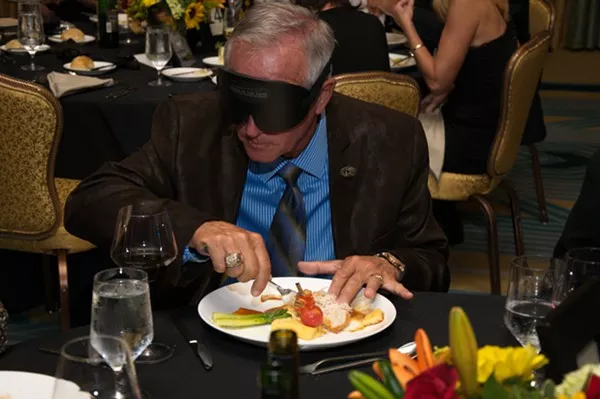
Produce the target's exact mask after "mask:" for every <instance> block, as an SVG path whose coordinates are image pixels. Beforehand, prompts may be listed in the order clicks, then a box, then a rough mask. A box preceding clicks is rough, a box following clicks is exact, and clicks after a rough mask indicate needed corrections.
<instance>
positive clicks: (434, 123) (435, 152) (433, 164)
mask: <svg viewBox="0 0 600 399" xmlns="http://www.w3.org/2000/svg"><path fill="white" fill-rule="evenodd" d="M419 120H420V121H421V125H423V130H425V137H426V138H427V147H428V148H429V169H430V170H431V172H432V173H433V175H434V176H435V178H436V179H439V178H440V175H441V174H442V166H444V150H445V148H446V130H445V128H444V118H443V116H442V111H441V108H438V109H436V110H435V111H433V112H428V113H424V112H422V113H420V114H419Z"/></svg>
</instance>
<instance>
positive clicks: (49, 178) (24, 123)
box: [0, 74, 62, 240]
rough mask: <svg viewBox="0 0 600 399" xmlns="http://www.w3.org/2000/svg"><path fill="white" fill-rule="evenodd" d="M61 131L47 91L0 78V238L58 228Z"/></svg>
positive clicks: (55, 105) (56, 108) (45, 232)
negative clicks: (56, 168)
mask: <svg viewBox="0 0 600 399" xmlns="http://www.w3.org/2000/svg"><path fill="white" fill-rule="evenodd" d="M61 131H62V110H61V107H60V104H59V103H58V101H57V100H56V98H54V96H53V95H52V94H51V93H50V92H49V91H48V90H46V89H45V88H43V87H41V86H38V85H35V84H32V83H28V82H24V81H21V80H18V79H14V78H11V77H9V76H6V75H2V74H0V137H1V141H2V145H0V187H1V190H2V192H1V193H0V237H5V238H16V239H31V240H39V239H43V238H46V237H48V236H50V235H51V234H52V233H53V232H54V231H55V230H56V229H57V228H58V226H59V225H60V222H61V213H60V211H59V209H60V207H59V201H58V195H57V192H56V186H55V184H54V163H55V160H56V152H57V150H58V143H59V140H60V133H61Z"/></svg>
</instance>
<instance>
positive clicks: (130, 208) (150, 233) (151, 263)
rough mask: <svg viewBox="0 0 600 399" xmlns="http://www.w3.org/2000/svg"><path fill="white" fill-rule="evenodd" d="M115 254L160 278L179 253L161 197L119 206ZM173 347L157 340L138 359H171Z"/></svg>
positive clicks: (123, 262) (121, 262)
mask: <svg viewBox="0 0 600 399" xmlns="http://www.w3.org/2000/svg"><path fill="white" fill-rule="evenodd" d="M111 257H112V259H113V260H114V261H115V263H116V264H117V265H119V266H121V267H132V268H139V269H143V270H144V271H146V272H147V273H149V274H150V276H151V277H152V278H151V279H150V281H152V280H156V279H158V277H159V276H160V272H161V271H162V270H163V269H164V267H165V266H168V265H170V264H171V263H172V262H173V261H174V260H175V258H176V257H177V244H176V242H175V235H174V234H173V228H172V226H171V220H170V219H169V214H168V213H167V211H166V210H165V209H164V208H163V207H162V205H161V203H160V202H159V201H143V202H139V203H136V204H133V205H126V206H124V207H122V208H121V209H120V210H119V213H118V215H117V224H116V227H115V235H114V239H113V244H112V249H111ZM172 354H173V349H172V348H171V347H169V346H168V345H164V344H161V343H159V342H153V343H152V344H150V346H149V347H148V348H147V349H146V350H145V351H144V352H143V353H142V354H141V355H140V356H139V358H138V361H140V362H148V363H156V362H160V361H163V360H166V359H168V358H169V357H171V355H172Z"/></svg>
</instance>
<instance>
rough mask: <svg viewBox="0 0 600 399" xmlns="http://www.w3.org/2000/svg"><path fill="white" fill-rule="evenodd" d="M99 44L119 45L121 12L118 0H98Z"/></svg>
mask: <svg viewBox="0 0 600 399" xmlns="http://www.w3.org/2000/svg"><path fill="white" fill-rule="evenodd" d="M97 10H98V45H99V46H100V47H103V48H114V47H119V13H118V11H117V2H116V0H98V1H97Z"/></svg>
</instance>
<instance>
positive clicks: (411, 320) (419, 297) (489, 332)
mask: <svg viewBox="0 0 600 399" xmlns="http://www.w3.org/2000/svg"><path fill="white" fill-rule="evenodd" d="M392 302H393V303H394V305H395V306H396V309H397V311H398V315H397V318H396V320H395V322H394V323H393V324H392V325H391V326H390V327H389V328H388V329H386V330H385V331H383V332H381V333H379V334H377V335H375V336H373V337H371V338H368V339H366V340H363V341H359V342H357V343H354V344H350V345H348V346H342V347H338V348H333V349H329V350H323V351H315V352H301V353H300V362H301V364H305V363H309V362H314V361H317V360H319V359H322V358H324V357H329V356H337V355H346V354H355V353H365V352H372V351H377V350H381V349H387V348H391V347H398V346H400V345H402V344H404V343H406V342H409V341H412V339H413V336H414V332H415V330H416V329H417V328H424V329H425V330H426V331H427V333H428V335H429V337H430V340H431V343H432V345H438V346H442V345H447V343H448V313H449V311H450V308H451V307H453V306H461V307H462V308H463V309H465V311H466V312H467V314H468V315H469V318H470V320H471V323H472V325H473V329H474V331H475V334H476V336H477V340H478V344H479V345H480V346H482V345H487V344H490V345H518V344H517V342H516V341H515V340H514V338H512V336H511V334H510V333H509V332H508V330H507V329H506V328H505V327H504V323H503V312H504V302H505V298H503V297H501V296H490V295H477V294H442V293H416V295H415V297H414V298H413V299H412V300H410V301H404V300H401V299H399V298H394V299H392ZM180 314H181V318H182V321H183V322H184V323H185V325H186V326H187V327H188V329H190V330H192V331H193V332H194V334H196V336H195V338H197V339H198V340H200V341H201V342H203V343H204V344H205V345H206V346H207V348H208V349H209V350H210V351H211V353H212V355H213V358H214V367H213V369H212V370H211V371H206V370H205V369H204V368H203V366H202V364H201V363H200V360H199V359H198V358H197V357H196V356H195V354H194V353H193V352H192V349H191V348H190V347H189V346H188V345H187V344H186V342H185V340H184V338H183V336H182V335H181V334H180V333H179V332H178V330H177V329H176V328H175V326H174V324H173V322H172V321H171V319H170V318H169V316H168V315H167V314H165V313H162V312H158V313H155V316H154V317H155V339H156V340H157V341H159V342H164V343H169V344H172V345H175V354H174V356H173V357H172V358H171V359H170V360H168V361H166V362H164V363H161V364H155V365H144V364H141V365H140V364H138V365H137V366H136V368H137V372H138V377H139V380H140V385H141V387H142V389H143V390H144V391H145V392H147V393H148V394H149V396H150V398H151V399H158V398H165V399H178V398H182V399H183V398H186V399H189V398H190V397H194V398H259V397H260V389H259V387H258V384H257V375H258V370H259V367H260V366H261V364H262V363H263V362H265V360H266V349H265V348H261V347H257V346H253V345H251V344H247V343H244V342H241V341H238V340H235V339H233V338H230V337H229V336H227V335H225V334H223V333H220V332H218V331H216V330H213V329H212V328H211V327H209V326H207V325H205V324H204V323H203V322H202V321H201V320H200V318H199V316H198V314H197V311H196V309H193V308H187V309H183V311H182V312H180ZM87 332H88V329H87V328H78V329H74V330H71V331H69V332H66V333H62V334H59V335H56V336H50V337H45V338H41V339H38V340H34V341H30V342H26V343H23V344H19V345H17V346H15V347H13V348H12V350H11V351H10V352H8V353H7V354H5V355H3V356H0V369H1V370H20V371H30V372H37V373H44V374H49V375H52V374H53V373H54V371H55V368H56V364H57V360H58V357H57V356H55V355H48V354H43V353H40V352H39V351H38V350H37V349H38V348H39V347H47V348H48V347H50V348H56V349H58V348H59V347H60V345H61V344H63V343H65V342H66V341H67V340H68V339H70V338H74V337H78V336H83V335H86V334H87ZM366 367H367V368H368V366H366ZM347 374H348V371H339V372H335V373H329V374H324V375H320V376H309V375H302V376H300V397H301V398H345V397H346V395H347V394H348V393H349V392H350V391H351V390H352V387H351V385H350V383H349V382H348V378H347Z"/></svg>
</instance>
